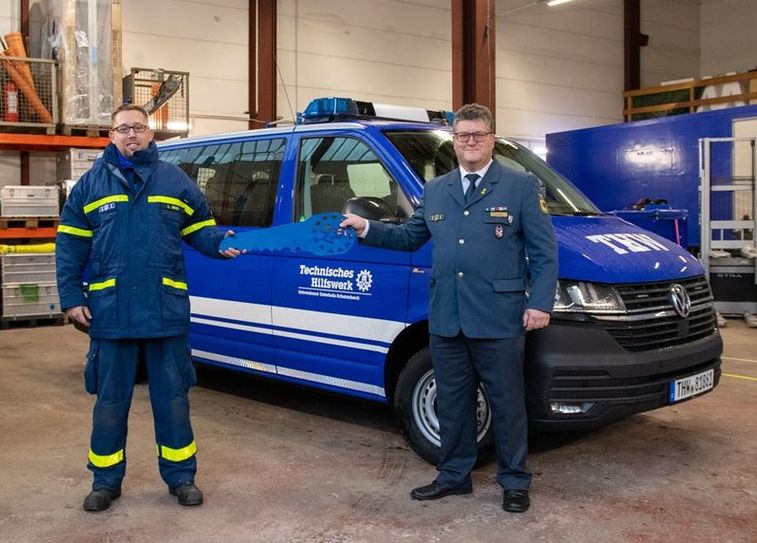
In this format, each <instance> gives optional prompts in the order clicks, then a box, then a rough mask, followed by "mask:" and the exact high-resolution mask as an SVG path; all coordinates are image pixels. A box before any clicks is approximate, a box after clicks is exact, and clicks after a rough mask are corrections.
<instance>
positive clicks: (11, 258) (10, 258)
mask: <svg viewBox="0 0 757 543" xmlns="http://www.w3.org/2000/svg"><path fill="white" fill-rule="evenodd" d="M0 271H1V272H2V275H1V276H0V284H3V285H8V284H10V283H50V282H55V254H53V253H46V254H13V255H2V256H0Z"/></svg>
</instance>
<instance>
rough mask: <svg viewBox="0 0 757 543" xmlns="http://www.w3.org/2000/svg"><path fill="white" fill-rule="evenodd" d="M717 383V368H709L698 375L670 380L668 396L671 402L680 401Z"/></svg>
mask: <svg viewBox="0 0 757 543" xmlns="http://www.w3.org/2000/svg"><path fill="white" fill-rule="evenodd" d="M714 385H715V370H714V369H712V370H707V371H703V372H702V373H697V374H696V375H690V376H688V377H684V378H682V379H676V380H675V381H671V382H670V390H669V392H670V393H669V395H668V398H669V399H670V403H675V402H680V401H681V400H685V399H686V398H691V397H692V396H696V395H697V394H700V393H702V392H705V391H707V390H710V389H711V388H712V387H713V386H714Z"/></svg>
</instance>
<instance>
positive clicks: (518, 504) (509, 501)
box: [502, 490, 531, 513]
mask: <svg viewBox="0 0 757 543" xmlns="http://www.w3.org/2000/svg"><path fill="white" fill-rule="evenodd" d="M530 505H531V500H530V499H529V498H528V490H505V494H504V496H503V498H502V509H504V510H505V511H507V512H508V513H525V512H526V511H528V507H529V506H530Z"/></svg>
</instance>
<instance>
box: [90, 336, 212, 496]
mask: <svg viewBox="0 0 757 543" xmlns="http://www.w3.org/2000/svg"><path fill="white" fill-rule="evenodd" d="M140 361H144V363H145V366H146V369H147V379H148V383H149V392H150V403H151V404H152V412H153V419H154V422H155V439H156V441H157V448H156V449H157V454H158V467H159V470H160V476H161V477H162V478H163V480H164V481H165V482H166V484H167V485H168V486H169V487H176V486H180V485H181V484H184V483H188V482H193V481H194V476H195V472H196V471H197V460H196V457H195V454H196V451H197V447H196V445H195V441H194V436H193V434H192V425H191V423H190V420H189V398H188V396H187V393H188V391H189V388H190V387H191V386H193V385H194V384H195V383H196V381H197V377H196V374H195V370H194V367H193V366H192V362H191V359H190V356H189V349H188V341H187V336H186V335H183V336H175V337H166V338H151V339H115V340H106V339H93V340H91V344H90V350H89V354H88V355H87V365H86V368H85V370H84V381H85V388H86V389H87V392H89V393H90V394H97V401H96V402H95V406H94V409H93V413H92V437H91V441H90V450H89V462H88V464H87V467H88V468H89V469H90V471H92V472H93V473H94V482H93V484H92V488H93V489H94V490H97V489H116V488H120V486H121V481H122V479H123V478H124V475H125V473H126V433H127V421H128V417H129V407H130V405H131V398H132V394H133V392H134V380H135V377H136V374H137V368H138V366H139V363H140Z"/></svg>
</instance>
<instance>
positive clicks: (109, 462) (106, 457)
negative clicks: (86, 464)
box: [89, 449, 124, 468]
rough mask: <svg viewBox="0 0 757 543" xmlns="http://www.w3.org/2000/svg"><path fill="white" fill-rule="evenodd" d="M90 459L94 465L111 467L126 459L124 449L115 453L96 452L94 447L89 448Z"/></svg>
mask: <svg viewBox="0 0 757 543" xmlns="http://www.w3.org/2000/svg"><path fill="white" fill-rule="evenodd" d="M89 461H90V462H92V465H93V466H96V467H98V468H109V467H110V466H115V465H116V464H118V463H119V462H123V461H124V450H123V449H121V450H120V451H116V452H114V453H113V454H102V455H101V454H95V453H94V452H93V451H92V449H90V450H89Z"/></svg>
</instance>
